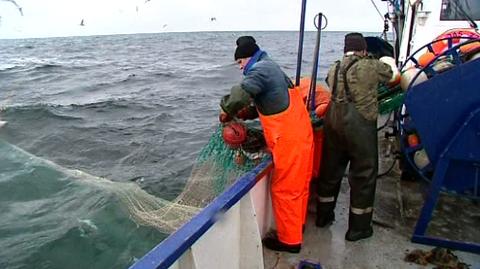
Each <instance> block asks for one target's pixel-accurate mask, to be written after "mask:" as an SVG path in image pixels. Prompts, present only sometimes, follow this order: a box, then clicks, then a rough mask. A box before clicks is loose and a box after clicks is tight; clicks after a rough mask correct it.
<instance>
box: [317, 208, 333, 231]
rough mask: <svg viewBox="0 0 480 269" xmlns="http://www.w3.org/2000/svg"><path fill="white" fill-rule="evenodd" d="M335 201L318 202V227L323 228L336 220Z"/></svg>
mask: <svg viewBox="0 0 480 269" xmlns="http://www.w3.org/2000/svg"><path fill="white" fill-rule="evenodd" d="M334 209H335V202H329V203H320V202H318V203H317V219H316V220H315V225H316V226H317V227H320V228H323V227H326V226H328V225H330V224H332V222H333V221H334V220H335V213H334Z"/></svg>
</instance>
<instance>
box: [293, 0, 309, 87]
mask: <svg viewBox="0 0 480 269" xmlns="http://www.w3.org/2000/svg"><path fill="white" fill-rule="evenodd" d="M306 8H307V0H302V11H301V13H300V33H299V37H298V55H297V74H296V77H295V86H299V85H300V72H301V71H302V53H303V36H304V33H305V10H306Z"/></svg>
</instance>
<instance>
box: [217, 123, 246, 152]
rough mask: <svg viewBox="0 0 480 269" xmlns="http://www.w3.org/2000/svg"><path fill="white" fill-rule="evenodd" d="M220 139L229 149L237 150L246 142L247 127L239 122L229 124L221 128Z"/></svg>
mask: <svg viewBox="0 0 480 269" xmlns="http://www.w3.org/2000/svg"><path fill="white" fill-rule="evenodd" d="M222 137H223V141H225V144H227V145H228V146H229V147H230V148H233V149H235V148H239V147H240V146H241V145H242V144H243V143H244V142H245V141H246V140H247V127H245V125H244V124H242V123H239V122H230V123H228V124H227V125H225V126H224V127H223V130H222Z"/></svg>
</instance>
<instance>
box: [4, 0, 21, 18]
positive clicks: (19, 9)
mask: <svg viewBox="0 0 480 269" xmlns="http://www.w3.org/2000/svg"><path fill="white" fill-rule="evenodd" d="M1 1H4V2H10V3H12V4H14V5H15V6H16V7H17V8H18V11H19V12H20V15H22V16H23V10H22V7H20V6H19V5H18V4H17V2H15V0H1Z"/></svg>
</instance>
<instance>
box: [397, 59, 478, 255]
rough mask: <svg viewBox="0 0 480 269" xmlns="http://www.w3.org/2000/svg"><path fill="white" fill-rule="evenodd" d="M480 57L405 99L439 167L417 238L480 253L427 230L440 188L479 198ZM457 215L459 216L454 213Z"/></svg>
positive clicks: (472, 246)
mask: <svg viewBox="0 0 480 269" xmlns="http://www.w3.org/2000/svg"><path fill="white" fill-rule="evenodd" d="M479 70H480V59H477V60H474V61H470V62H466V63H463V64H459V65H458V66H456V67H455V68H453V69H451V70H449V71H447V72H444V73H441V74H438V75H435V76H433V77H432V78H430V79H429V80H428V81H426V82H424V83H420V84H419V85H416V86H415V87H413V88H412V89H411V90H409V91H408V93H407V96H406V99H405V105H406V107H407V109H408V113H409V114H410V117H411V119H412V123H413V124H414V125H415V129H416V130H417V131H418V133H419V135H420V137H421V140H422V144H423V146H424V148H425V150H426V151H427V153H428V157H429V159H430V162H431V164H432V165H433V167H435V169H434V171H433V177H432V180H431V184H430V190H429V192H428V194H427V198H426V201H425V204H424V206H423V209H422V211H421V213H420V217H419V219H418V222H417V225H416V227H415V232H414V234H413V237H412V241H414V242H416V243H422V244H428V245H435V246H441V247H446V248H453V249H459V250H463V251H469V252H474V253H480V245H479V244H478V243H473V242H460V241H454V240H447V239H443V238H436V237H430V236H427V235H425V232H426V230H427V227H428V223H429V222H430V219H431V217H432V213H433V210H434V208H435V205H436V202H437V200H438V196H439V193H440V190H441V189H442V188H443V189H446V190H450V191H455V192H456V193H459V194H468V195H469V196H473V197H474V198H476V199H478V198H479V192H480V91H479V89H478V74H479ZM452 217H454V216H452Z"/></svg>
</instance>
